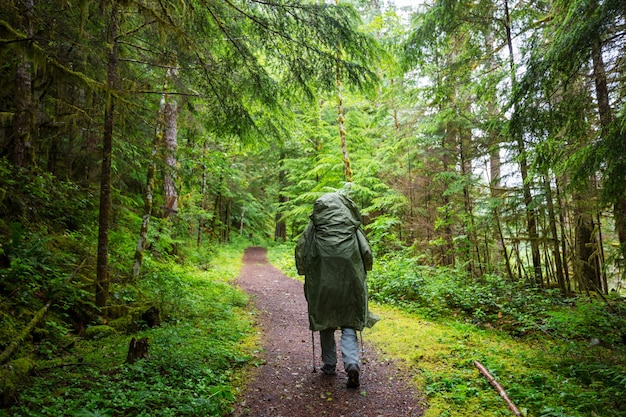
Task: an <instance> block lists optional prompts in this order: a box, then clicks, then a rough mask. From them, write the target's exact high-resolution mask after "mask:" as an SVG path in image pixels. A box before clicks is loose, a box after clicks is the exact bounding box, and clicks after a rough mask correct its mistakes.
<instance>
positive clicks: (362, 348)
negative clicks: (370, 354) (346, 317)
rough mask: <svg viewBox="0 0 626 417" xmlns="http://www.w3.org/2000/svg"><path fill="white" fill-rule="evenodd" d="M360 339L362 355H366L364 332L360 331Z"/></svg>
mask: <svg viewBox="0 0 626 417" xmlns="http://www.w3.org/2000/svg"><path fill="white" fill-rule="evenodd" d="M359 339H360V340H361V353H365V348H364V347H363V331H361V330H359Z"/></svg>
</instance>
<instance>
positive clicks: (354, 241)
mask: <svg viewBox="0 0 626 417" xmlns="http://www.w3.org/2000/svg"><path fill="white" fill-rule="evenodd" d="M310 219H311V221H310V223H309V224H308V225H307V227H306V229H305V230H304V233H303V234H302V236H300V239H299V240H298V243H297V245H296V250H295V260H296V267H297V269H298V273H299V274H300V275H304V277H305V282H304V294H305V297H306V300H307V305H308V313H309V328H310V329H311V330H313V331H319V330H324V329H329V328H341V327H350V328H353V329H355V330H363V328H364V327H366V326H367V327H371V326H372V325H373V324H374V323H375V322H376V320H377V318H376V317H375V316H374V315H372V314H370V313H369V311H368V307H367V284H366V282H365V279H366V275H367V273H366V271H369V270H371V269H372V251H371V249H370V246H369V243H368V242H367V239H366V237H365V234H364V233H363V231H362V230H361V229H360V226H361V215H360V214H359V210H358V208H357V207H356V205H355V204H354V202H353V201H352V200H350V199H348V198H347V197H345V196H343V195H341V194H338V193H329V194H324V195H323V196H321V197H320V198H319V199H317V200H316V201H315V204H314V205H313V214H311V216H310Z"/></svg>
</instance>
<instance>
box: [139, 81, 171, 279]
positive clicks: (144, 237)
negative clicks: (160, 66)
mask: <svg viewBox="0 0 626 417" xmlns="http://www.w3.org/2000/svg"><path fill="white" fill-rule="evenodd" d="M163 89H164V90H166V89H167V81H166V82H165V85H164V86H163ZM165 100H166V98H165V93H163V94H162V95H161V101H160V103H159V110H158V113H157V121H156V129H155V132H154V138H153V140H152V154H151V159H150V165H149V167H148V172H147V175H146V188H145V191H144V208H143V216H142V219H141V228H140V230H139V239H138V240H137V247H136V249H135V259H134V262H133V278H137V277H138V276H139V271H140V270H141V264H142V263H143V254H144V251H145V249H146V245H147V243H148V228H149V225H150V217H151V216H152V208H153V202H154V181H155V177H156V172H157V163H156V158H157V154H158V152H159V145H160V143H161V140H162V139H163V125H164V113H165Z"/></svg>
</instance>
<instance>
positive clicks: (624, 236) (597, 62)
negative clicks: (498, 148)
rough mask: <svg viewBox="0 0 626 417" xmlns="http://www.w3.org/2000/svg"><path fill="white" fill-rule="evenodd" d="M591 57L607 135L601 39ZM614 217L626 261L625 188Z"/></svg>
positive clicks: (610, 114)
mask: <svg viewBox="0 0 626 417" xmlns="http://www.w3.org/2000/svg"><path fill="white" fill-rule="evenodd" d="M596 7H597V5H596ZM591 58H592V61H593V78H594V83H595V87H596V99H597V101H598V116H599V119H600V127H601V134H602V135H603V136H606V135H608V133H609V129H610V126H611V123H612V122H613V110H612V109H611V103H610V101H609V88H608V82H607V79H606V70H605V66H604V60H603V59H602V43H601V40H600V39H594V40H593V41H592V42H591ZM613 218H614V220H615V229H616V231H617V236H618V239H619V242H620V248H621V255H622V260H623V261H626V193H625V192H624V190H622V193H621V195H616V196H614V203H613Z"/></svg>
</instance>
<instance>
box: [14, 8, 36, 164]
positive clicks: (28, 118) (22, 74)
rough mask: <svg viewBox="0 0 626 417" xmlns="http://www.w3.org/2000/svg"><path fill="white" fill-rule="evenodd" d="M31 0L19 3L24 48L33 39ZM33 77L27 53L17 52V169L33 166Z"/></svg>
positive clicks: (15, 141)
mask: <svg viewBox="0 0 626 417" xmlns="http://www.w3.org/2000/svg"><path fill="white" fill-rule="evenodd" d="M34 7H35V5H34V1H33V0H22V1H20V8H21V9H22V10H21V15H22V19H23V20H22V28H23V29H24V32H26V34H27V36H28V38H29V39H28V41H27V43H26V45H27V46H26V48H28V47H30V43H31V42H32V37H33V23H32V19H33V9H34ZM32 88H33V75H32V63H31V61H30V59H29V58H28V57H27V52H26V51H25V50H22V51H20V52H19V56H18V64H17V69H16V74H15V97H14V100H15V115H14V116H13V129H14V138H15V140H14V145H13V163H14V164H15V166H19V167H29V166H32V165H33V164H34V156H35V155H34V150H33V144H32V127H33V91H32Z"/></svg>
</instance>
